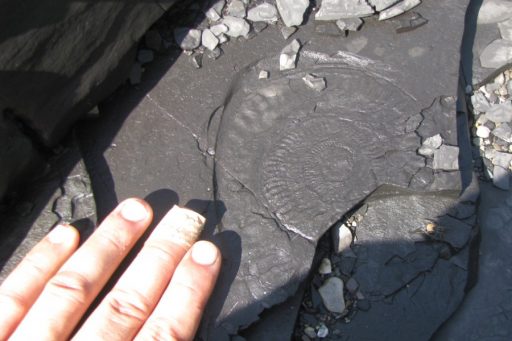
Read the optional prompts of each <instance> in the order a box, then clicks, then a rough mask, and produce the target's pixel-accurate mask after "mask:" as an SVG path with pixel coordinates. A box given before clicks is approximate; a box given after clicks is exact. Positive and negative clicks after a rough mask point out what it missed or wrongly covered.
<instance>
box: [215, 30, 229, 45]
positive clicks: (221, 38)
mask: <svg viewBox="0 0 512 341" xmlns="http://www.w3.org/2000/svg"><path fill="white" fill-rule="evenodd" d="M217 38H219V44H224V43H225V42H227V41H228V40H229V39H228V37H227V36H226V35H225V34H224V33H221V34H219V36H218V37H217Z"/></svg>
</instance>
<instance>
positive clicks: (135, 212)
mask: <svg viewBox="0 0 512 341" xmlns="http://www.w3.org/2000/svg"><path fill="white" fill-rule="evenodd" d="M152 218H153V213H152V210H151V208H150V207H149V205H148V204H147V203H145V202H144V201H142V200H139V199H128V200H126V201H124V202H122V203H121V204H120V205H119V206H118V207H117V208H116V209H115V210H114V211H113V212H112V213H110V214H109V215H108V216H107V218H105V220H104V221H103V222H102V223H101V225H100V226H99V227H98V228H97V230H96V231H95V232H94V233H93V234H92V235H91V237H90V238H88V239H87V240H86V241H85V243H84V244H83V245H82V246H81V247H80V248H79V249H78V250H76V249H77V247H78V242H79V235H78V232H77V230H76V229H75V228H73V227H72V226H65V225H60V226H57V227H56V228H55V229H53V230H52V231H51V232H50V233H49V234H48V236H46V237H45V238H44V239H43V240H42V241H41V242H39V244H37V245H36V246H35V247H34V248H33V249H32V250H31V251H30V252H29V254H28V255H27V256H26V257H25V258H24V259H23V261H22V262H21V263H20V264H19V265H18V266H17V268H16V269H15V270H14V271H13V272H12V273H11V274H10V275H9V277H7V279H6V280H5V281H4V283H2V286H1V287H0V311H1V313H0V340H5V339H7V338H10V339H12V340H61V339H68V338H70V336H71V334H72V333H73V332H74V331H75V328H76V325H77V324H78V323H79V322H80V320H81V318H82V316H83V315H84V313H85V312H86V310H87V308H88V307H89V306H90V304H91V303H92V302H93V300H94V299H95V298H96V297H97V295H98V294H99V293H100V291H101V289H102V288H103V286H104V285H105V283H106V282H107V281H108V279H109V278H110V276H111V275H112V274H113V273H114V271H115V270H116V268H117V267H118V266H119V264H120V263H121V261H122V260H123V258H124V257H125V256H126V255H127V254H128V252H129V251H130V249H131V248H132V247H133V246H134V245H135V243H136V241H137V240H138V239H139V238H140V237H141V236H142V234H143V233H144V231H145V230H146V229H147V228H148V226H149V224H150V223H151V220H152ZM203 225H204V218H203V217H202V216H200V215H199V214H197V213H195V212H192V211H190V210H187V209H183V208H179V207H177V206H174V207H173V208H172V209H171V210H170V211H169V212H168V213H167V215H166V216H165V217H164V218H163V219H162V221H161V222H160V223H159V224H158V225H157V226H156V228H155V229H154V231H153V232H152V233H151V235H150V236H149V237H148V239H147V240H146V242H145V243H144V246H143V248H142V249H141V251H140V252H139V253H138V255H137V257H136V258H135V259H134V260H133V262H132V263H131V264H130V266H129V267H128V268H127V270H126V271H125V272H124V273H123V274H122V276H121V277H120V278H119V280H118V281H117V283H116V284H115V286H114V288H113V289H112V291H110V292H109V293H108V294H107V295H106V296H105V298H104V299H103V301H102V302H101V303H100V304H99V305H98V307H97V308H96V309H95V310H94V311H93V312H92V314H91V315H90V316H89V317H88V319H87V320H86V321H85V323H84V324H83V325H82V326H81V328H80V329H79V330H78V331H77V332H76V334H75V335H74V336H73V339H76V340H87V341H90V340H129V339H139V340H146V339H159V340H160V339H162V340H190V339H192V338H193V337H194V334H195V332H196V329H197V327H198V324H199V321H200V319H201V315H202V311H203V309H204V306H205V305H206V303H207V301H208V298H209V296H210V294H211V292H212V290H213V287H214V284H215V281H216V279H217V276H218V273H219V270H220V265H221V257H220V252H219V250H218V249H217V248H216V247H215V246H214V245H213V244H212V243H210V242H206V241H199V242H195V241H196V240H197V238H198V236H199V234H200V233H201V231H202V228H203ZM194 242H195V244H194Z"/></svg>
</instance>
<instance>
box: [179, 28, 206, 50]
mask: <svg viewBox="0 0 512 341" xmlns="http://www.w3.org/2000/svg"><path fill="white" fill-rule="evenodd" d="M174 39H175V40H176V42H177V43H178V45H179V46H180V47H181V49H182V50H189V51H190V50H193V49H195V48H198V47H199V45H201V31H200V30H196V29H189V28H185V27H180V28H177V29H175V30H174Z"/></svg>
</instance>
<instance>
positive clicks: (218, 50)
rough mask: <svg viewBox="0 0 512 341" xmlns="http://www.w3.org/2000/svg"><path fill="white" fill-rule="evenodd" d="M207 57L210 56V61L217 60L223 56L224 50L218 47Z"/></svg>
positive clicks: (209, 52)
mask: <svg viewBox="0 0 512 341" xmlns="http://www.w3.org/2000/svg"><path fill="white" fill-rule="evenodd" d="M207 55H208V58H210V59H217V58H219V57H220V56H222V50H221V48H220V47H216V48H215V49H213V50H212V51H208V52H207Z"/></svg>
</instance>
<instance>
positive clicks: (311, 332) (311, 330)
mask: <svg viewBox="0 0 512 341" xmlns="http://www.w3.org/2000/svg"><path fill="white" fill-rule="evenodd" d="M304 334H306V335H307V336H308V337H309V338H311V339H314V338H316V332H315V328H313V327H309V326H308V327H306V328H304Z"/></svg>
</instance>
